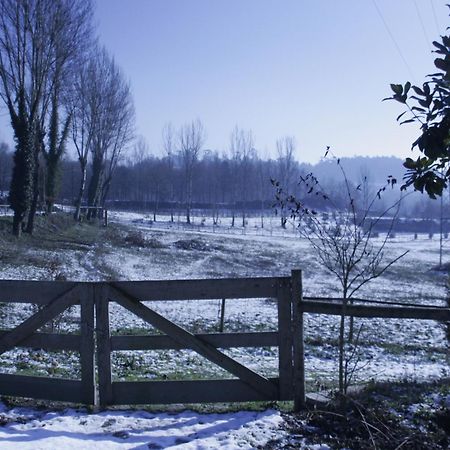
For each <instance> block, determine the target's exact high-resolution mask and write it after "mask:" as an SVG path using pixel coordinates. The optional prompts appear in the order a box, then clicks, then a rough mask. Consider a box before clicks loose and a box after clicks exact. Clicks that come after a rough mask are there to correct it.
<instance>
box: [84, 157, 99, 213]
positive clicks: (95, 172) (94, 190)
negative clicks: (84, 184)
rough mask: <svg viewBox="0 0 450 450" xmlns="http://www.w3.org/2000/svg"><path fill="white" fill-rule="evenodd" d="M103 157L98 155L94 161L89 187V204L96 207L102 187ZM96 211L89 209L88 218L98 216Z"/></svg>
mask: <svg viewBox="0 0 450 450" xmlns="http://www.w3.org/2000/svg"><path fill="white" fill-rule="evenodd" d="M102 166H103V158H102V157H99V156H96V157H94V159H93V161H92V176H91V179H90V182H89V188H88V206H90V207H95V206H98V201H99V194H100V192H99V191H100V187H101V178H102V171H103V168H102ZM96 216H97V214H96V211H95V210H92V209H89V210H88V213H87V219H88V220H90V219H91V218H93V217H96Z"/></svg>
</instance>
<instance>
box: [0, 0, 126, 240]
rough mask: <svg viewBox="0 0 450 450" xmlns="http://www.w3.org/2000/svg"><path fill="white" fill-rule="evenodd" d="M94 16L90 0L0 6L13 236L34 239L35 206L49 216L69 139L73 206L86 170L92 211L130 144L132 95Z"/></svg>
mask: <svg viewBox="0 0 450 450" xmlns="http://www.w3.org/2000/svg"><path fill="white" fill-rule="evenodd" d="M92 17H93V6H92V1H91V0H21V1H17V0H0V97H1V99H2V100H3V102H4V104H5V106H6V109H7V111H8V113H9V116H10V121H11V126H12V129H13V134H14V140H15V152H14V158H13V168H12V176H11V184H10V190H9V202H10V205H11V208H12V209H13V211H14V220H13V233H14V234H15V235H17V236H19V235H20V233H21V231H22V230H25V231H27V232H28V233H32V232H33V228H34V217H35V214H36V211H37V208H38V204H39V202H41V203H43V204H45V205H46V208H47V209H48V210H49V211H50V210H51V209H52V207H53V204H54V201H55V199H56V198H57V196H58V189H59V182H60V174H61V161H62V158H63V155H64V153H65V148H66V146H67V144H68V140H69V138H70V137H71V138H72V140H73V143H74V144H75V147H76V150H77V153H78V161H79V165H80V169H81V170H80V172H81V174H82V175H81V180H82V181H81V184H80V189H79V191H80V193H79V196H78V203H77V204H78V205H79V204H81V198H82V197H83V195H84V191H85V189H86V170H87V165H88V163H91V166H92V167H91V171H90V173H91V178H90V181H89V187H88V192H89V195H88V201H89V204H90V205H92V206H96V205H98V204H99V203H100V202H101V201H102V199H104V198H105V196H106V194H107V192H108V189H109V186H110V183H111V177H112V173H113V172H114V170H115V167H116V165H117V161H118V159H119V156H120V153H121V151H122V150H123V148H124V147H125V146H126V144H127V143H128V142H129V141H130V139H131V137H132V133H133V119H134V112H133V103H132V98H131V93H130V88H129V85H128V83H127V82H126V81H125V79H124V77H123V74H122V73H121V71H120V69H119V68H118V67H117V65H116V63H115V61H114V59H113V58H112V57H111V56H110V55H109V54H108V52H107V51H106V50H105V49H103V48H102V47H101V46H100V45H99V44H98V42H97V39H96V37H95V35H94V27H93V23H92ZM78 210H79V208H78Z"/></svg>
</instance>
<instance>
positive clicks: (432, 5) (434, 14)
mask: <svg viewBox="0 0 450 450" xmlns="http://www.w3.org/2000/svg"><path fill="white" fill-rule="evenodd" d="M430 4H431V10H432V11H433V18H434V24H435V25H436V30H437V32H438V36H439V35H440V34H441V27H440V25H439V21H438V18H437V14H436V9H435V7H434V3H433V0H430Z"/></svg>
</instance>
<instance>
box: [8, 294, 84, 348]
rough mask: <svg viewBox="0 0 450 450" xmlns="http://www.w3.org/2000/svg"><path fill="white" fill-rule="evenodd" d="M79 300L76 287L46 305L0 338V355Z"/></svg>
mask: <svg viewBox="0 0 450 450" xmlns="http://www.w3.org/2000/svg"><path fill="white" fill-rule="evenodd" d="M78 300H79V297H78V292H77V288H76V287H71V288H69V289H68V290H66V291H65V292H64V293H62V294H61V295H59V296H58V297H56V298H54V299H53V300H52V301H51V302H50V303H48V304H46V305H45V306H44V307H43V308H42V309H41V310H40V311H38V312H37V313H36V314H33V315H32V316H31V317H29V318H28V319H26V320H25V321H24V322H22V323H21V324H20V325H19V326H17V327H16V328H14V329H12V330H11V331H8V332H6V333H5V334H4V335H3V336H2V337H1V338H0V354H2V353H4V352H6V351H7V350H10V349H11V348H13V347H14V346H16V345H17V344H19V343H20V342H21V341H22V340H24V339H25V338H26V337H27V336H29V335H30V334H31V333H33V332H34V331H36V330H37V329H38V328H40V327H41V326H42V325H44V324H46V323H47V322H48V321H49V320H52V319H53V318H54V317H56V316H57V315H58V314H60V313H62V312H63V311H64V310H66V309H67V308H68V307H69V306H71V305H73V304H75V303H77V302H78Z"/></svg>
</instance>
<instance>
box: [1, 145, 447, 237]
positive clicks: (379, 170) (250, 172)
mask: <svg viewBox="0 0 450 450" xmlns="http://www.w3.org/2000/svg"><path fill="white" fill-rule="evenodd" d="M278 147H279V148H278V150H279V151H278V157H277V158H274V159H268V160H267V159H263V158H261V157H260V156H259V155H258V152H257V151H256V150H255V149H252V151H251V152H250V153H249V155H247V156H245V155H244V156H243V155H242V153H235V154H230V155H227V154H222V155H221V154H219V153H218V152H214V151H210V150H207V151H204V152H203V153H202V154H201V156H200V157H199V158H198V160H197V161H196V162H195V164H194V166H193V168H192V174H191V176H192V192H191V200H190V208H192V209H196V210H205V211H209V213H210V214H211V215H215V217H218V216H219V214H220V215H227V216H229V217H236V224H237V225H239V224H240V225H242V223H243V221H242V220H240V221H239V222H238V218H244V219H243V220H245V217H246V216H247V215H257V214H259V213H261V212H264V214H267V212H268V211H270V210H272V211H274V208H273V205H274V203H275V189H274V188H273V186H272V183H271V180H278V181H279V182H280V183H281V184H282V185H283V186H284V187H285V189H286V190H287V191H288V192H290V193H292V194H294V195H295V196H296V197H297V198H299V199H302V200H304V201H305V202H306V203H307V204H308V205H309V206H310V207H312V208H317V209H318V210H329V209H332V208H330V204H329V203H327V202H325V201H323V199H321V198H319V197H317V198H314V197H313V198H311V196H307V195H306V192H304V186H302V185H299V184H298V180H299V177H301V176H304V175H305V174H306V173H308V172H314V173H315V174H317V176H318V178H319V179H320V180H321V184H322V185H323V187H324V189H325V190H326V191H328V192H330V193H331V194H332V195H333V203H334V205H335V206H337V207H339V206H341V207H345V205H346V199H345V198H344V197H343V193H344V192H345V191H344V190H343V189H342V186H340V185H341V184H342V180H341V179H339V173H338V172H337V167H336V164H335V163H334V162H333V161H332V160H323V161H320V162H319V163H318V164H316V165H310V164H306V163H300V162H298V161H296V160H295V159H294V155H293V152H289V151H286V149H285V147H284V146H283V144H279V146H278ZM283 149H284V152H283ZM288 150H289V149H288ZM342 164H343V165H344V167H345V169H346V171H347V172H348V176H349V178H350V179H351V180H352V183H354V184H355V185H357V184H360V183H362V184H363V188H364V189H361V197H360V198H359V204H362V202H363V198H362V197H363V196H364V190H367V191H369V192H366V195H368V196H370V195H374V193H375V192H376V189H378V188H379V187H380V186H381V185H382V182H383V176H384V175H383V173H384V174H387V173H389V174H391V173H394V174H395V175H396V176H398V174H399V173H400V174H401V173H402V165H401V160H400V159H398V158H393V157H375V158H369V157H353V158H343V159H342ZM383 168H384V171H383ZM11 169H12V153H11V152H10V151H9V150H8V146H7V145H6V144H0V191H2V192H3V193H6V192H7V191H8V189H9V183H10V174H11ZM395 171H396V172H395ZM61 175H62V176H61V186H60V194H59V197H58V200H57V201H58V202H60V203H65V204H72V205H73V204H74V202H75V200H76V197H77V195H78V190H79V186H80V181H81V180H80V177H81V172H80V169H79V163H78V161H73V160H70V159H66V160H64V161H63V163H62V167H61ZM90 176H91V173H90V168H89V167H88V173H87V178H89V177H90ZM186 182H187V174H186V170H185V166H184V163H183V158H182V155H180V154H179V153H177V152H173V153H171V154H170V155H165V156H160V157H157V156H153V155H148V154H145V153H143V152H138V151H136V149H135V151H134V152H133V153H131V155H129V157H128V158H127V159H126V160H122V162H121V163H120V164H118V165H117V167H116V171H115V176H114V177H113V179H112V180H111V187H110V191H109V199H108V200H106V205H105V206H107V207H108V208H113V209H120V210H133V211H145V212H147V213H150V214H153V215H154V216H155V218H156V217H157V216H158V214H169V215H170V214H173V215H180V214H182V215H183V216H185V214H186V202H187V197H186ZM302 189H303V191H302ZM392 195H394V194H393V193H391V192H387V194H386V196H387V200H386V201H385V203H388V202H389V198H390V197H389V196H392ZM395 195H398V190H397V191H395ZM85 201H86V200H85ZM3 202H5V203H6V202H7V199H6V198H4V199H3ZM382 205H383V202H381V205H378V207H380V206H381V207H382ZM375 212H376V211H375ZM279 213H281V214H282V212H280V211H279ZM401 216H403V217H416V218H424V219H425V218H433V217H434V218H439V217H440V202H439V201H433V200H430V199H428V198H427V197H426V196H422V195H420V194H414V195H412V196H411V197H410V198H408V200H407V202H405V205H404V206H403V207H402V210H401ZM444 216H450V213H449V208H448V198H447V197H444ZM398 226H399V227H400V228H401V230H400V228H398V229H397V231H412V232H437V230H436V229H435V228H436V226H437V225H435V222H432V221H428V222H427V221H423V222H420V224H419V222H411V223H409V222H408V223H405V222H399V223H398ZM380 227H381V228H380V230H379V231H383V230H382V228H383V227H382V224H381V223H380Z"/></svg>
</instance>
